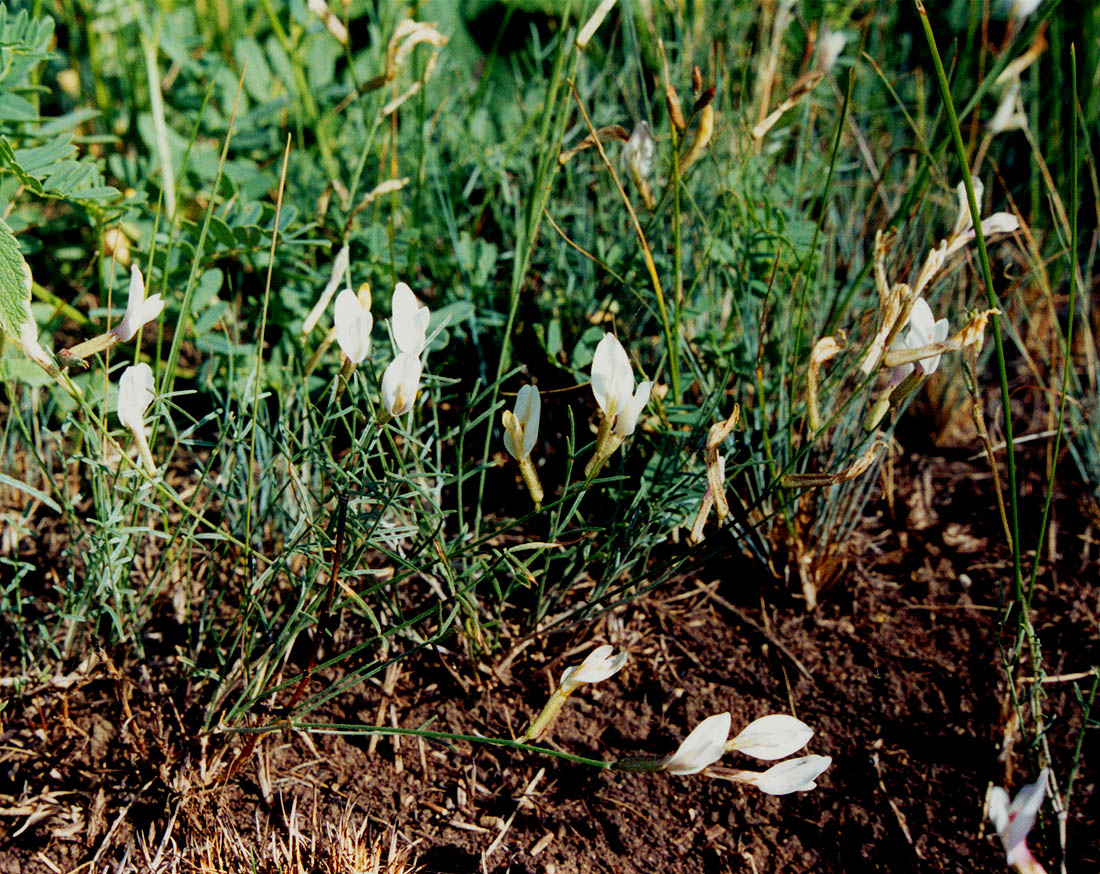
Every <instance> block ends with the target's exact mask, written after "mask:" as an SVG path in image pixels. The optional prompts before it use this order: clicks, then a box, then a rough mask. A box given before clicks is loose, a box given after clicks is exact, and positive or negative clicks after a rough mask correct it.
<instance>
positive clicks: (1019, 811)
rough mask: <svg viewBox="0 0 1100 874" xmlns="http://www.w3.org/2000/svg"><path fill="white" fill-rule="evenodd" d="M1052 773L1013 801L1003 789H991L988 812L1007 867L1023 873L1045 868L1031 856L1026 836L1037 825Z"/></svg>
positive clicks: (1042, 775)
mask: <svg viewBox="0 0 1100 874" xmlns="http://www.w3.org/2000/svg"><path fill="white" fill-rule="evenodd" d="M1048 775H1049V771H1048V770H1047V769H1046V768H1043V770H1042V771H1041V772H1040V773H1039V779H1038V780H1036V781H1035V782H1034V783H1029V784H1027V785H1026V786H1024V787H1023V788H1022V789H1021V790H1020V791H1019V792H1017V793H1016V797H1015V798H1013V799H1012V801H1011V802H1010V801H1009V800H1008V793H1007V792H1006V791H1005V790H1004V789H1002V788H1001V787H1000V786H994V787H993V788H992V789H990V790H989V800H988V802H987V809H988V812H989V819H990V821H991V822H992V823H993V827H994V828H995V829H997V835H998V837H1000V839H1001V844H1002V846H1004V849H1005V856H1006V857H1007V859H1008V864H1009V865H1011V866H1013V867H1014V868H1015V869H1016V870H1017V871H1020V872H1023V874H1042V871H1043V868H1042V866H1041V865H1040V864H1039V863H1038V862H1037V861H1036V860H1035V858H1034V857H1033V856H1032V855H1031V850H1029V849H1028V846H1027V835H1028V832H1030V831H1031V828H1032V826H1034V825H1035V817H1036V816H1038V814H1039V808H1040V807H1042V806H1043V798H1044V797H1045V796H1046V791H1047V778H1048Z"/></svg>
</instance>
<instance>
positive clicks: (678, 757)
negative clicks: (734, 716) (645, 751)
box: [661, 713, 731, 776]
mask: <svg viewBox="0 0 1100 874" xmlns="http://www.w3.org/2000/svg"><path fill="white" fill-rule="evenodd" d="M730 721H731V719H730V715H729V713H717V714H715V715H714V716H708V717H707V718H706V719H704V720H703V721H702V722H700V723H699V724H698V725H697V726H695V729H694V730H693V731H692V732H691V734H689V735H688V736H687V737H686V738H684V742H683V743H682V744H680V747H679V749H677V750H676V752H674V753H673V754H672V755H671V756H669V757H668V758H667V759H665V760H664V762H663V763H662V766H661V770H663V771H667V772H668V773H669V774H679V775H681V776H684V775H687V774H697V773H698V772H699V771H702V770H703V768H705V767H707V765H713V764H714V763H715V762H717V761H718V760H719V759H720V758H722V754H723V753H724V752H725V751H726V738H727V737H729V733H730Z"/></svg>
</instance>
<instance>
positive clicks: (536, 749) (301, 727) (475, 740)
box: [230, 721, 614, 769]
mask: <svg viewBox="0 0 1100 874" xmlns="http://www.w3.org/2000/svg"><path fill="white" fill-rule="evenodd" d="M280 729H293V730H294V731H307V732H312V733H314V734H346V735H352V734H384V735H397V736H402V735H403V736H406V737H423V738H427V739H428V740H443V741H466V742H467V743H472V744H484V745H486V746H491V747H506V748H508V749H513V750H524V751H525V752H529V753H539V754H540V755H544V756H554V757H555V758H558V759H565V761H567V762H576V763H577V764H579V765H590V766H591V767H593V768H602V769H607V768H610V767H611V766H612V765H613V764H614V762H605V761H603V760H601V759H588V758H585V757H584V756H574V755H573V754H572V753H563V752H561V751H560V750H552V749H550V748H549V747H540V746H536V745H535V744H529V743H522V742H520V741H516V740H506V739H505V738H501V737H481V736H480V735H476V734H456V733H454V732H450V731H430V730H429V729H426V728H391V727H389V726H385V725H342V724H340V723H331V722H293V721H281V722H274V723H271V724H270V725H264V726H260V727H258V728H236V729H230V731H234V732H239V733H241V734H250V733H256V732H269V731H278V730H280Z"/></svg>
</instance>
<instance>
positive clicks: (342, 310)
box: [334, 288, 374, 364]
mask: <svg viewBox="0 0 1100 874" xmlns="http://www.w3.org/2000/svg"><path fill="white" fill-rule="evenodd" d="M366 298H367V299H366V301H365V302H364V301H360V299H359V297H358V296H356V294H355V292H353V291H352V290H351V289H350V288H345V289H344V290H343V291H341V292H340V294H338V295H337V296H336V306H335V308H334V319H335V328H336V341H337V342H338V343H339V344H340V348H341V349H342V350H343V352H344V354H345V355H346V356H347V357H348V360H350V361H352V362H353V363H355V364H359V363H360V362H361V361H362V360H363V359H364V358H366V357H367V353H368V352H370V334H371V330H372V329H373V328H374V317H373V316H372V315H371V314H370V295H369V294H367V295H366Z"/></svg>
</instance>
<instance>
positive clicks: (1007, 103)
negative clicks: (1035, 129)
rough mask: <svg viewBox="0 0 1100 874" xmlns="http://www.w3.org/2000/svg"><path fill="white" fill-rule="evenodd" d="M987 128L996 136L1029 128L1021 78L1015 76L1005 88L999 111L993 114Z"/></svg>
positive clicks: (998, 107)
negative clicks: (1022, 98) (1021, 92)
mask: <svg viewBox="0 0 1100 874" xmlns="http://www.w3.org/2000/svg"><path fill="white" fill-rule="evenodd" d="M986 126H987V127H988V128H989V132H990V133H991V134H994V135H996V134H999V133H1004V132H1005V131H1009V130H1024V129H1025V128H1027V115H1026V114H1025V113H1024V111H1023V102H1022V101H1021V100H1020V77H1019V76H1014V77H1013V78H1012V80H1011V81H1010V82H1009V83H1008V84H1007V85H1006V86H1005V89H1004V93H1003V94H1002V95H1001V102H1000V103H998V104H997V111H996V112H994V113H993V117H992V118H991V119H989V122H988V123H987V125H986Z"/></svg>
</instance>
